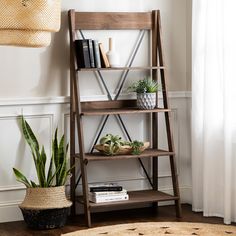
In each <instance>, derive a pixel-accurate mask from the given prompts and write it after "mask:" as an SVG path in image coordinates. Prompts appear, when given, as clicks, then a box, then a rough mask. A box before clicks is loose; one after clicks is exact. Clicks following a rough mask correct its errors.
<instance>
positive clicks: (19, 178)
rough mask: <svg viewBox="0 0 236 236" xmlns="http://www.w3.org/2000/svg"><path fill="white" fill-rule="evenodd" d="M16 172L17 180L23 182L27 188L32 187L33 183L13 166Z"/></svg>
mask: <svg viewBox="0 0 236 236" xmlns="http://www.w3.org/2000/svg"><path fill="white" fill-rule="evenodd" d="M13 171H14V174H15V176H16V180H17V181H19V182H21V183H23V184H24V185H25V186H26V187H27V188H31V185H30V183H29V181H28V180H27V178H26V177H25V176H24V175H23V174H22V173H21V172H20V171H19V170H17V169H16V168H13Z"/></svg>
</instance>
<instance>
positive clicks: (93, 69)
mask: <svg viewBox="0 0 236 236" xmlns="http://www.w3.org/2000/svg"><path fill="white" fill-rule="evenodd" d="M158 69H165V67H164V66H134V67H127V66H122V67H108V68H78V69H77V71H101V70H102V71H114V70H158Z"/></svg>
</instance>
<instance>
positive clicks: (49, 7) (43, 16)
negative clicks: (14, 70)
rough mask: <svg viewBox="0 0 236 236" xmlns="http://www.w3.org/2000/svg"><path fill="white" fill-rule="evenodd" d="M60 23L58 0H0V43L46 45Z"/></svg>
mask: <svg viewBox="0 0 236 236" xmlns="http://www.w3.org/2000/svg"><path fill="white" fill-rule="evenodd" d="M60 22H61V2H60V0H0V45H13V46H23V47H46V46H48V45H49V44H50V42H51V32H56V31H58V30H59V29H60Z"/></svg>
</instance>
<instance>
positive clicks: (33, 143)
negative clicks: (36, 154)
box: [21, 116, 39, 151]
mask: <svg viewBox="0 0 236 236" xmlns="http://www.w3.org/2000/svg"><path fill="white" fill-rule="evenodd" d="M21 127H22V131H23V135H24V137H25V140H26V142H27V143H28V144H29V146H30V147H31V149H33V151H34V150H35V149H37V150H39V144H38V140H37V138H36V137H35V135H34V133H33V131H32V129H31V128H30V125H29V124H28V122H27V121H26V120H25V119H24V117H23V116H21Z"/></svg>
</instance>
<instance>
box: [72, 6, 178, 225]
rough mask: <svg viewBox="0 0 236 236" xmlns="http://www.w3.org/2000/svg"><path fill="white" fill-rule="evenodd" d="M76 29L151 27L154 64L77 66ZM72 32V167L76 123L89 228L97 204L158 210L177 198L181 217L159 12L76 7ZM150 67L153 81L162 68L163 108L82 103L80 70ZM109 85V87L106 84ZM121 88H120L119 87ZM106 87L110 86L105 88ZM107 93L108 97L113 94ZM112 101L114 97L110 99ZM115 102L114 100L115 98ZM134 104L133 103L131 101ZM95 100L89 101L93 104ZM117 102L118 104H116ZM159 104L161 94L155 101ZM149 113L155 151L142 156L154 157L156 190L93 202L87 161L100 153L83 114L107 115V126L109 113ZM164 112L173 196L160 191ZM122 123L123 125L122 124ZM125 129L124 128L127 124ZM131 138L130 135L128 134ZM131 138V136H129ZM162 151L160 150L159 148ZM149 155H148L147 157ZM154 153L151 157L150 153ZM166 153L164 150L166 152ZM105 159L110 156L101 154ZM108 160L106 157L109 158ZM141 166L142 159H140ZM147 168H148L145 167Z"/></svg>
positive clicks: (96, 70)
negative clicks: (91, 145) (90, 141)
mask: <svg viewBox="0 0 236 236" xmlns="http://www.w3.org/2000/svg"><path fill="white" fill-rule="evenodd" d="M77 30H79V31H80V30H148V31H150V33H151V38H152V43H151V48H150V50H151V55H152V63H151V66H150V67H149V66H148V67H147V66H144V67H132V66H131V64H132V63H131V64H130V66H129V67H120V68H101V69H98V68H92V69H79V70H78V69H77V65H76V57H75V48H74V41H75V38H76V31H77ZM69 32H70V105H71V106H70V153H71V162H70V163H71V166H73V165H74V164H75V158H76V156H77V155H76V153H75V145H76V143H75V128H76V126H77V136H78V144H79V160H80V169H81V175H82V190H83V196H82V201H83V205H84V214H85V218H86V221H87V225H88V227H90V226H91V211H90V210H91V208H96V207H109V206H114V205H118V206H121V205H125V204H137V203H144V202H149V203H153V207H155V208H156V210H158V208H157V207H158V202H159V201H169V200H174V201H175V207H176V216H177V217H181V204H180V194H179V185H178V178H177V169H176V160H175V149H174V143H173V135H172V130H171V125H170V120H171V119H170V116H171V112H170V109H169V104H168V97H167V86H166V70H165V68H166V67H165V63H164V56H163V49H162V35H161V19H160V11H159V10H153V11H152V12H132V13H131V12H129V13H127V12H75V11H74V10H70V11H69ZM146 69H147V70H151V71H152V78H153V79H154V80H157V79H158V74H159V73H158V70H159V71H160V79H161V84H162V96H163V104H164V107H163V108H156V109H154V110H153V111H150V110H146V111H140V110H138V109H136V108H135V107H134V106H131V107H125V106H123V107H122V108H119V107H117V108H115V109H110V108H105V109H104V108H101V107H100V110H96V111H92V110H91V109H87V108H86V105H88V104H89V103H82V102H81V101H80V94H79V83H78V78H79V76H78V74H79V73H78V71H94V72H95V73H98V75H99V76H100V78H101V79H102V77H101V74H100V71H112V70H125V71H126V72H127V71H130V70H146ZM105 88H106V86H105ZM120 89H121V87H120ZM106 90H107V88H106ZM107 92H108V97H110V93H109V91H107ZM119 93H120V91H119V92H118V94H117V96H116V98H115V100H116V99H117V97H118V96H119ZM111 100H112V99H111ZM112 102H113V101H112ZM131 103H132V102H131ZM91 104H92V103H90V105H91ZM113 104H115V103H113ZM156 104H157V107H158V97H157V101H156ZM143 112H144V113H150V114H151V116H152V134H153V135H152V144H153V147H152V148H153V150H156V151H153V150H152V151H153V153H150V154H145V153H148V152H149V151H148V150H147V151H146V152H144V154H143V157H151V158H152V162H153V176H152V186H153V190H142V191H135V192H129V197H130V200H128V201H122V202H112V203H104V204H94V203H90V202H89V198H88V194H89V193H88V181H87V162H88V161H98V160H99V159H98V155H96V154H95V155H93V154H87V153H86V152H85V148H84V139H83V136H84V135H83V117H84V115H107V116H106V118H105V122H104V125H105V123H106V121H107V118H108V117H109V115H117V117H118V119H119V120H120V121H121V122H122V120H121V117H120V114H132V113H143ZM159 112H164V116H165V123H166V131H167V140H168V151H166V152H165V155H167V156H168V157H169V160H170V167H171V176H172V184H173V196H171V195H168V194H165V193H162V192H160V191H158V156H162V155H161V153H158V151H157V150H158V135H157V134H158V113H159ZM122 125H123V124H122ZM124 128H125V127H124ZM128 137H129V136H128ZM129 139H130V138H129ZM159 151H160V150H159ZM145 155H147V156H145ZM150 155H152V156H150ZM163 155H164V153H163ZM140 157H142V156H139V157H135V156H133V157H131V156H126V157H125V156H120V157H119V156H117V157H112V159H114V160H117V159H119V158H120V159H125V158H136V159H137V158H138V160H140ZM102 158H104V160H105V159H106V158H107V157H104V156H103V157H102ZM106 160H107V159H106ZM140 164H141V165H142V162H140ZM144 170H145V169H144ZM75 178H76V176H75V169H73V170H72V178H71V191H70V192H71V194H70V195H71V200H72V202H73V205H72V208H71V214H72V215H75V214H76V211H75V203H76V201H77V197H76V195H75V187H76V184H75V182H76V181H75Z"/></svg>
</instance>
